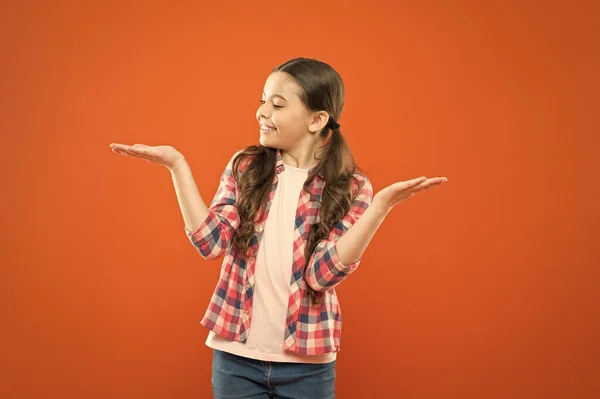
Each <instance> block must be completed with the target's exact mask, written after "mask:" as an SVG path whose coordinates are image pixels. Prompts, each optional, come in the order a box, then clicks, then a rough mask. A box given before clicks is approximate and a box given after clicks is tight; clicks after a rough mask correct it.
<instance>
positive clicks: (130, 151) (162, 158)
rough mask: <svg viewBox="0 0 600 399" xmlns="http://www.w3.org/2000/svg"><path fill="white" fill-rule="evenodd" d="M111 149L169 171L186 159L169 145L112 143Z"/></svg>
mask: <svg viewBox="0 0 600 399" xmlns="http://www.w3.org/2000/svg"><path fill="white" fill-rule="evenodd" d="M110 148H112V150H113V151H114V152H116V153H118V154H122V155H126V156H128V157H134V158H141V159H145V160H146V161H150V162H154V163H157V164H159V165H163V166H165V167H167V168H169V169H172V168H173V167H175V165H176V164H177V163H178V162H179V161H181V160H183V159H184V158H183V155H182V154H181V153H180V152H179V151H177V150H176V149H175V148H173V147H171V146H168V145H159V146H149V145H144V144H134V145H126V144H116V143H112V144H111V145H110Z"/></svg>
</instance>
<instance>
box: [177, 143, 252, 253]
mask: <svg viewBox="0 0 600 399" xmlns="http://www.w3.org/2000/svg"><path fill="white" fill-rule="evenodd" d="M236 155H237V153H236ZM234 157H235V155H234ZM234 157H232V158H231V160H230V161H229V163H228V164H227V166H226V167H225V171H223V174H222V175H221V179H220V181H219V188H218V189H217V193H216V194H215V196H214V198H213V200H212V202H211V204H210V206H209V208H208V216H207V217H206V219H205V220H204V221H203V222H202V224H201V225H200V227H198V229H196V230H195V231H189V230H188V229H187V228H185V231H186V234H187V236H188V238H189V239H190V241H191V242H192V244H193V245H194V246H195V247H196V248H197V249H198V252H200V255H202V257H203V258H205V259H217V258H219V257H221V256H223V255H224V254H225V252H226V250H227V248H229V246H230V245H231V238H232V236H233V232H234V231H235V229H236V228H237V227H238V226H239V224H240V218H239V215H238V208H237V202H236V201H237V195H238V193H237V185H236V182H235V178H234V176H233V158H234Z"/></svg>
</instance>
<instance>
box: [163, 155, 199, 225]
mask: <svg viewBox="0 0 600 399" xmlns="http://www.w3.org/2000/svg"><path fill="white" fill-rule="evenodd" d="M169 170H170V172H171V178H172V180H173V186H174V187H175V193H176V194H177V202H178V203H179V209H180V210H181V215H182V216H183V221H184V223H185V227H186V229H188V230H189V231H190V232H193V231H195V230H197V229H198V228H199V227H200V225H201V224H202V222H203V221H204V220H205V219H206V218H207V216H208V208H207V206H206V204H205V203H204V201H203V200H202V197H201V196H200V192H199V191H198V187H197V186H196V182H195V181H194V176H193V175H192V170H191V168H190V166H189V164H188V163H187V161H186V160H185V159H182V160H181V161H179V162H177V164H176V165H175V166H174V167H173V168H171V169H169Z"/></svg>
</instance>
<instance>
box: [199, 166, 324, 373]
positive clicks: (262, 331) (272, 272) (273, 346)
mask: <svg viewBox="0 0 600 399" xmlns="http://www.w3.org/2000/svg"><path fill="white" fill-rule="evenodd" d="M307 177H308V169H298V168H295V167H293V166H289V165H285V169H284V170H283V171H282V172H281V173H280V174H279V183H278V184H277V190H276V191H275V196H274V197H273V201H272V202H271V208H270V211H269V216H268V218H267V221H266V224H265V229H264V233H263V237H262V241H261V242H260V247H259V250H258V253H257V255H256V269H255V274H254V278H255V286H254V294H253V295H254V299H253V303H252V322H251V323H252V324H251V329H250V333H249V335H248V339H247V340H246V343H241V342H237V341H228V340H226V339H225V338H222V337H220V336H218V335H216V334H215V333H214V332H212V331H210V332H209V334H208V338H207V339H206V345H207V346H209V347H210V348H213V349H217V350H221V351H224V352H229V353H233V354H235V355H238V356H244V357H248V358H252V359H258V360H264V361H272V362H293V363H329V362H331V361H333V360H335V359H336V353H335V352H333V353H327V354H325V355H316V356H306V355H299V354H296V353H292V352H288V351H285V350H284V349H283V341H284V334H285V333H284V331H285V325H286V324H285V321H286V316H287V309H288V300H289V297H290V282H291V278H292V262H293V259H292V253H293V243H294V222H295V218H296V207H297V206H298V200H299V198H300V193H301V191H302V187H303V185H304V182H305V181H306V178H307Z"/></svg>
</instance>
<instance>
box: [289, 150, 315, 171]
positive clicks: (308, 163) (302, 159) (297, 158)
mask: <svg viewBox="0 0 600 399" xmlns="http://www.w3.org/2000/svg"><path fill="white" fill-rule="evenodd" d="M281 159H282V161H283V163H284V164H286V165H290V166H293V167H295V168H298V169H306V170H308V169H311V168H312V167H313V166H315V165H316V164H317V160H316V159H315V153H314V152H313V151H304V152H302V151H295V152H290V151H283V150H282V151H281Z"/></svg>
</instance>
